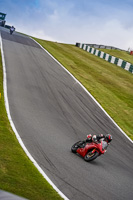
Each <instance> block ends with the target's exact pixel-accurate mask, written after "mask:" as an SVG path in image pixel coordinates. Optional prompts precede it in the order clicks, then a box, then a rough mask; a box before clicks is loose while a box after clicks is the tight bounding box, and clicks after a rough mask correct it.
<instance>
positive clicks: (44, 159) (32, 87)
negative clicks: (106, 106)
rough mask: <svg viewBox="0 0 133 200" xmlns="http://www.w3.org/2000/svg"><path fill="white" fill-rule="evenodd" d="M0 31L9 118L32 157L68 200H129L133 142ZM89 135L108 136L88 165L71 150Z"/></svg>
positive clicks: (65, 79) (43, 60)
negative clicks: (105, 145) (104, 146)
mask: <svg viewBox="0 0 133 200" xmlns="http://www.w3.org/2000/svg"><path fill="white" fill-rule="evenodd" d="M0 30H1V36H2V42H3V50H4V55H5V64H6V70H7V94H8V100H9V107H10V112H11V117H12V119H13V122H14V124H15V127H16V129H17V131H18V133H19V135H20V137H21V139H22V140H23V142H24V144H25V146H26V148H27V149H28V151H29V152H30V154H31V155H32V156H33V158H34V159H35V160H36V161H37V163H38V164H39V165H40V167H41V168H42V169H43V170H44V172H45V173H46V174H47V176H48V177H49V178H50V179H51V180H52V182H53V183H54V184H55V185H56V186H57V187H58V188H59V190H60V191H62V192H63V193H64V195H66V197H67V198H69V199H70V200H84V199H87V200H106V199H108V200H125V199H127V200H132V199H133V144H132V143H131V142H130V141H129V140H128V139H127V138H126V137H125V136H124V135H123V134H122V133H121V132H120V130H119V129H118V128H117V127H116V126H115V125H114V124H113V123H112V121H111V120H110V119H109V118H108V117H107V116H106V114H105V113H104V112H103V111H102V110H101V109H100V108H99V106H98V105H97V104H96V103H95V102H94V101H93V100H92V98H91V97H90V96H89V95H88V94H87V93H86V92H85V90H84V89H83V88H82V87H81V86H80V85H79V84H78V83H77V82H76V80H74V79H73V78H72V77H71V76H70V74H68V73H67V72H66V71H65V70H64V69H63V68H62V67H61V66H60V65H59V64H58V63H57V62H56V61H55V60H53V59H52V58H51V57H50V56H49V55H48V54H47V53H46V52H45V51H44V50H43V49H41V48H40V46H39V45H37V44H36V43H35V42H34V41H33V40H31V39H30V38H28V37H26V36H24V35H20V34H18V33H14V34H13V35H10V34H9V33H8V32H7V31H6V30H5V29H0ZM88 133H91V134H100V133H103V134H106V133H110V134H112V136H113V141H112V143H111V145H110V146H109V148H108V151H107V153H106V154H105V155H103V156H100V157H99V158H97V159H96V160H95V161H93V162H91V163H87V162H85V161H84V160H83V159H82V158H81V157H80V156H77V155H75V154H73V153H71V151H70V149H71V146H72V145H73V144H74V143H75V142H76V141H78V140H83V139H85V138H86V135H87V134H88Z"/></svg>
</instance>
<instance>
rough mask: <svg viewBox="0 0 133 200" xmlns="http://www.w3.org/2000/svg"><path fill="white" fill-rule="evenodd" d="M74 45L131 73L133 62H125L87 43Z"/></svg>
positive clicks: (132, 71)
mask: <svg viewBox="0 0 133 200" xmlns="http://www.w3.org/2000/svg"><path fill="white" fill-rule="evenodd" d="M76 46H77V47H79V48H81V49H83V50H85V51H87V52H89V53H91V54H94V55H95V56H98V57H100V58H102V59H104V60H106V61H107V62H110V63H112V64H115V65H117V66H119V67H122V68H123V69H125V70H127V71H129V72H131V73H132V74H133V64H131V63H129V62H126V61H125V60H122V59H121V58H117V57H114V56H111V55H110V54H108V53H105V52H103V51H100V50H98V49H96V48H94V47H90V46H89V45H87V44H82V43H76Z"/></svg>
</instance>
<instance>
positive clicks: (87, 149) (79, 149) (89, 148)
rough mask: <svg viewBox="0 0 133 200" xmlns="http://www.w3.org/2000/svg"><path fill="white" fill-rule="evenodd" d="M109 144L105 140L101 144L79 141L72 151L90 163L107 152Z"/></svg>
mask: <svg viewBox="0 0 133 200" xmlns="http://www.w3.org/2000/svg"><path fill="white" fill-rule="evenodd" d="M108 145H109V143H107V142H106V141H104V140H101V141H99V142H90V143H89V142H83V141H78V142H76V143H75V144H74V145H73V146H72V147H71V151H72V152H73V153H77V154H79V155H81V156H82V157H83V158H84V160H85V161H87V162H90V161H92V160H95V159H96V158H97V157H98V156H100V155H102V154H104V153H105V152H106V151H107V147H108Z"/></svg>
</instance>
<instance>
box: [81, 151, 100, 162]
mask: <svg viewBox="0 0 133 200" xmlns="http://www.w3.org/2000/svg"><path fill="white" fill-rule="evenodd" d="M92 150H93V149H92ZM92 150H91V151H88V153H87V154H86V155H85V157H84V160H85V161H86V162H90V161H92V160H94V159H96V158H97V157H98V156H99V153H98V152H97V151H95V152H94V153H91V152H92Z"/></svg>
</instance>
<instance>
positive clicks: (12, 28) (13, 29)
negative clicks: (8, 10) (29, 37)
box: [10, 26, 15, 35]
mask: <svg viewBox="0 0 133 200" xmlns="http://www.w3.org/2000/svg"><path fill="white" fill-rule="evenodd" d="M14 31H15V28H14V26H11V28H10V35H11V34H12V33H13V32H14Z"/></svg>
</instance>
